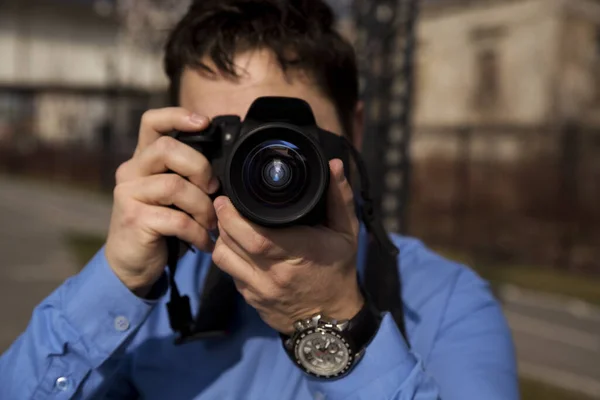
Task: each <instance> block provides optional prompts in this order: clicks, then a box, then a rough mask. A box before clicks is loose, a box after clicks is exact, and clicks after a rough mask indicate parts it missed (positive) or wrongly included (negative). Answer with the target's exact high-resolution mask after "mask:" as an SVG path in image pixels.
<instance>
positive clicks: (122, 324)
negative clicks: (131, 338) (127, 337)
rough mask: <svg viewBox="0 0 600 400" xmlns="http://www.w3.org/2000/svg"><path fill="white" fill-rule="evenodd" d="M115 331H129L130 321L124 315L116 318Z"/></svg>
mask: <svg viewBox="0 0 600 400" xmlns="http://www.w3.org/2000/svg"><path fill="white" fill-rule="evenodd" d="M115 329H116V330H118V331H119V332H125V331H126V330H127V329H129V320H128V319H127V318H126V317H124V316H122V315H120V316H118V317H117V318H115Z"/></svg>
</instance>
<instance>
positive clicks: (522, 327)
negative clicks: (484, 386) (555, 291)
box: [499, 286, 600, 399]
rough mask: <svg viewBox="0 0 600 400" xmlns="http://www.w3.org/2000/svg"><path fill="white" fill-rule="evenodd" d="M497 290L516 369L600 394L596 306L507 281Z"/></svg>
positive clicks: (594, 395) (598, 313)
mask: <svg viewBox="0 0 600 400" xmlns="http://www.w3.org/2000/svg"><path fill="white" fill-rule="evenodd" d="M599 290H600V288H599ZM499 295H500V297H501V298H502V301H503V303H504V313H505V315H506V317H507V318H508V321H509V323H510V326H511V329H512V332H513V337H514V340H515V343H516V346H517V352H518V356H519V368H520V372H521V374H522V375H524V376H528V377H530V378H533V379H537V380H541V381H544V382H546V383H548V384H554V385H558V386H561V387H563V388H565V389H569V390H572V391H577V392H580V393H582V394H585V395H587V396H589V397H591V398H598V399H600V308H598V307H595V306H592V305H590V304H587V303H585V302H582V301H579V300H574V299H568V298H560V297H556V296H548V295H543V294H540V293H534V292H530V291H525V290H521V289H518V288H516V287H510V286H507V287H505V288H503V289H502V290H501V291H500V293H499Z"/></svg>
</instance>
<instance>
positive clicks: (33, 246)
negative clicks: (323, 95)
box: [0, 175, 600, 399]
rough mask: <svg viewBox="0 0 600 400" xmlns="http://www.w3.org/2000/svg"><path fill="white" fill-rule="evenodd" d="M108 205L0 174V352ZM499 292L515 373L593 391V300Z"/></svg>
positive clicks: (596, 336) (596, 345)
mask: <svg viewBox="0 0 600 400" xmlns="http://www.w3.org/2000/svg"><path fill="white" fill-rule="evenodd" d="M110 207H111V204H110V198H108V197H105V198H101V197H98V196H97V195H94V194H92V193H89V192H82V191H77V190H73V189H66V188H58V187H55V186H52V185H49V184H40V183H39V182H38V183H33V182H27V181H20V180H15V179H14V178H9V177H6V176H2V175H0V321H3V322H2V325H1V326H0V353H1V352H2V351H4V350H5V349H6V348H7V347H8V346H10V344H11V343H12V342H13V341H14V340H15V338H16V337H17V336H18V335H19V334H20V333H21V332H22V331H23V330H24V329H25V328H26V327H27V324H28V321H29V319H30V317H31V312H32V310H33V308H34V307H35V306H36V305H37V304H38V303H39V302H40V301H41V300H42V299H43V298H45V297H46V296H47V295H48V294H49V293H50V292H51V291H52V290H54V289H55V288H56V287H57V286H58V285H60V284H61V283H62V282H63V281H64V280H65V279H66V278H67V277H69V276H70V275H72V274H74V273H75V272H76V271H77V269H78V268H79V267H80V266H78V265H77V264H76V261H75V260H74V259H73V258H72V255H71V254H70V253H69V252H68V250H67V249H66V248H65V243H64V240H63V238H64V234H65V233H66V232H69V231H73V230H75V231H80V232H85V233H95V234H100V235H104V234H105V233H106V230H107V229H108V222H109V219H110ZM599 290H600V289H599ZM499 296H500V298H501V300H502V302H503V305H504V312H505V315H506V317H507V319H508V321H509V323H510V325H511V328H512V332H513V337H514V340H515V343H516V346H517V352H518V357H519V369H520V374H521V375H523V376H526V377H529V378H532V379H535V380H539V381H542V382H545V383H548V384H551V385H556V386H560V387H563V388H565V389H569V390H572V391H576V392H579V393H581V394H585V395H587V396H589V397H591V398H597V399H600V308H598V307H596V306H593V305H591V304H587V303H585V302H582V301H579V300H576V299H569V298H564V297H557V296H553V295H548V294H543V293H538V292H531V291H527V290H523V289H520V288H517V287H514V286H504V287H502V288H500V291H499Z"/></svg>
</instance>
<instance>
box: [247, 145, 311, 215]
mask: <svg viewBox="0 0 600 400" xmlns="http://www.w3.org/2000/svg"><path fill="white" fill-rule="evenodd" d="M243 169H244V175H245V179H244V183H245V185H246V187H247V189H248V192H250V193H252V195H253V196H254V197H255V199H256V200H258V201H260V202H261V203H262V204H264V205H267V206H280V207H281V206H288V205H290V204H292V203H293V202H294V201H295V200H296V199H297V198H298V197H299V196H300V195H302V193H303V190H304V188H305V187H306V185H307V177H308V175H307V166H306V159H305V158H304V157H303V156H302V155H301V153H300V151H299V149H298V148H297V147H296V146H294V145H293V144H291V143H288V142H285V141H281V140H268V141H265V142H263V143H261V144H259V145H258V146H256V147H255V148H254V149H253V150H252V151H251V152H250V154H248V157H247V158H246V162H245V163H244V167H243Z"/></svg>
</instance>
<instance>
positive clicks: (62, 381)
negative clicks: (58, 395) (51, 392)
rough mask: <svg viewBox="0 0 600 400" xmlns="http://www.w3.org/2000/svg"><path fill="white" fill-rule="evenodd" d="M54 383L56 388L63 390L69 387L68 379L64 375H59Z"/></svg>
mask: <svg viewBox="0 0 600 400" xmlns="http://www.w3.org/2000/svg"><path fill="white" fill-rule="evenodd" d="M55 385H56V388H57V389H58V390H60V391H61V392H64V391H66V390H68V389H69V379H68V378H66V377H64V376H61V377H60V378H58V379H57V380H56V382H55Z"/></svg>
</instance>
